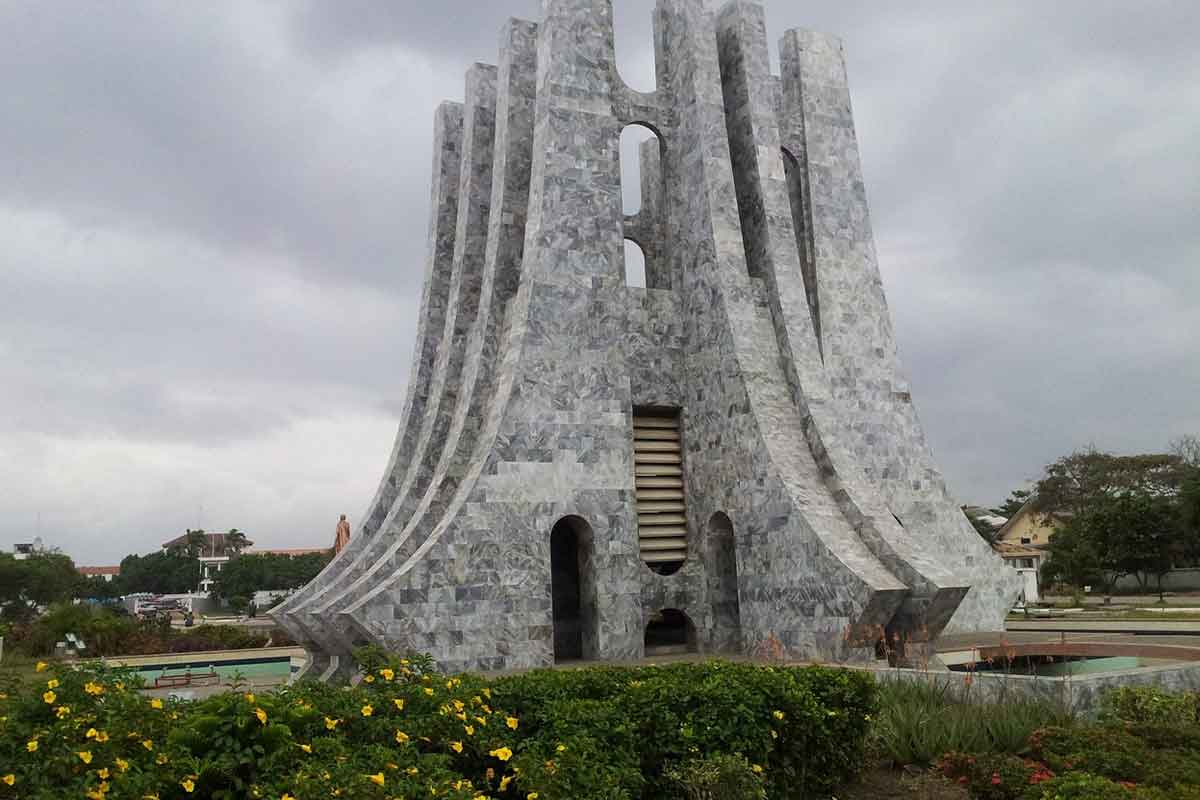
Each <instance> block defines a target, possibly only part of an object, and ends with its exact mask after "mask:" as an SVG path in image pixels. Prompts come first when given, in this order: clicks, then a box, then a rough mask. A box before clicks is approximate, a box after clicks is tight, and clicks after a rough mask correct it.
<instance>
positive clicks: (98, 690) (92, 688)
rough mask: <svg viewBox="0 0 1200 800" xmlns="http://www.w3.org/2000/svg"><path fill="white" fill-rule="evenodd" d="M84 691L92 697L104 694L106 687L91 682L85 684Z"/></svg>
mask: <svg viewBox="0 0 1200 800" xmlns="http://www.w3.org/2000/svg"><path fill="white" fill-rule="evenodd" d="M83 690H84V691H85V692H87V693H88V694H91V695H102V694H104V687H103V686H101V685H100V684H98V683H92V682H91V681H88V682H87V683H85V684H84V685H83ZM159 707H160V708H161V706H159Z"/></svg>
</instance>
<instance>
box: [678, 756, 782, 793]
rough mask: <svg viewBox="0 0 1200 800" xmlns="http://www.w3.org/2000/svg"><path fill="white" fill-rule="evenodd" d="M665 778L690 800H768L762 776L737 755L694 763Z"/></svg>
mask: <svg viewBox="0 0 1200 800" xmlns="http://www.w3.org/2000/svg"><path fill="white" fill-rule="evenodd" d="M760 770H761V768H760ZM665 774H666V777H667V779H668V780H670V781H671V782H672V783H673V784H674V785H675V787H676V788H677V789H678V791H680V792H682V794H683V796H684V797H685V798H687V800H765V798H766V796H767V790H766V789H765V788H763V781H762V777H761V775H760V773H759V772H757V771H755V769H754V766H753V765H752V764H751V763H750V762H749V761H747V760H746V757H745V756H741V755H737V754H733V755H722V754H713V755H709V756H705V757H704V758H696V759H692V760H690V761H685V762H683V763H682V764H679V765H677V766H674V767H671V768H670V769H668V770H667V771H666V773H665Z"/></svg>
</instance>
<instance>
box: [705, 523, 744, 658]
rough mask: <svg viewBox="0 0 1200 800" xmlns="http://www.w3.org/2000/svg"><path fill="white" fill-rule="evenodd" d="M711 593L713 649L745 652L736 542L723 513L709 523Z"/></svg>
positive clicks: (731, 526)
mask: <svg viewBox="0 0 1200 800" xmlns="http://www.w3.org/2000/svg"><path fill="white" fill-rule="evenodd" d="M708 564H709V570H708V576H709V577H708V590H709V596H710V597H711V599H712V606H713V647H714V649H716V650H717V651H719V652H729V653H737V652H741V650H742V614H741V607H740V605H739V603H738V568H737V539H736V537H735V536H734V533H733V522H732V521H731V520H730V519H729V516H728V515H726V514H725V513H724V512H723V511H718V512H717V513H715V514H713V515H712V517H711V518H710V519H709V521H708Z"/></svg>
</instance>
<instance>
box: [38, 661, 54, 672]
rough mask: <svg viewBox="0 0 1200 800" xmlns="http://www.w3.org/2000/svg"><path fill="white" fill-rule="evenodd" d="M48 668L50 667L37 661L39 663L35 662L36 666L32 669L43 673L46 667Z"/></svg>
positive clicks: (43, 662)
mask: <svg viewBox="0 0 1200 800" xmlns="http://www.w3.org/2000/svg"><path fill="white" fill-rule="evenodd" d="M48 666H50V665H49V664H47V663H46V662H45V661H39V662H37V666H36V667H34V669H35V670H37V671H38V672H45V671H46V667H48Z"/></svg>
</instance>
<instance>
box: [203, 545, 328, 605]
mask: <svg viewBox="0 0 1200 800" xmlns="http://www.w3.org/2000/svg"><path fill="white" fill-rule="evenodd" d="M332 557H333V553H332V551H329V550H324V551H321V552H317V553H306V554H304V555H299V556H288V555H279V554H275V553H251V554H246V555H240V556H238V557H237V558H233V559H230V560H229V562H228V563H227V564H226V565H225V566H224V567H222V569H221V571H220V572H219V573H217V577H216V580H215V583H214V585H213V594H215V595H216V596H217V597H219V598H221V599H222V600H225V601H226V602H228V601H230V600H232V599H233V598H235V597H242V598H249V597H253V596H254V593H255V592H257V591H272V590H286V589H298V588H300V587H301V586H303V585H305V584H306V583H308V582H309V581H311V580H312V579H313V578H315V577H316V576H317V574H318V573H319V572H320V571H321V570H323V569H324V568H325V565H326V564H328V563H329V560H330V559H331V558H332Z"/></svg>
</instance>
